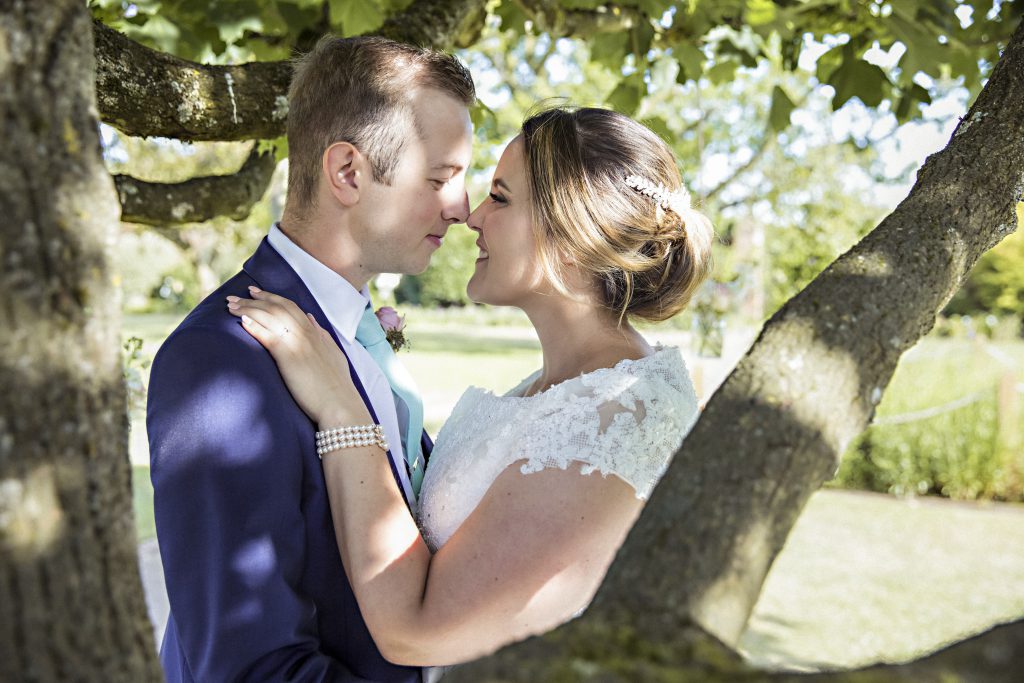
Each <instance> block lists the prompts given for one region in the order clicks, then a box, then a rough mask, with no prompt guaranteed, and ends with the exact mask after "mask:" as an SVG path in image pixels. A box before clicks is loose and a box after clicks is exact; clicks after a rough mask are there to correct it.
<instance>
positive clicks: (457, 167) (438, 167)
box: [430, 161, 462, 173]
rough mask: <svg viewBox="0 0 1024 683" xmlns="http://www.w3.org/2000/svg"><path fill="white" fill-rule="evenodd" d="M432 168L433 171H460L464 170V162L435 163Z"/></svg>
mask: <svg viewBox="0 0 1024 683" xmlns="http://www.w3.org/2000/svg"><path fill="white" fill-rule="evenodd" d="M430 170H431V171H448V170H450V171H452V172H453V173H458V172H459V171H461V170H462V164H456V163H453V162H450V161H446V162H445V163H443V164H435V165H434V166H431V167H430Z"/></svg>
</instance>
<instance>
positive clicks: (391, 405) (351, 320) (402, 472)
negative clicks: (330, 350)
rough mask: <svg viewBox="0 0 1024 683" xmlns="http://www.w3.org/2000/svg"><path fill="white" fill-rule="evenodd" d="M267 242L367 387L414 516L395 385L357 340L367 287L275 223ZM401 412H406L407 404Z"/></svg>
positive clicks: (414, 506)
mask: <svg viewBox="0 0 1024 683" xmlns="http://www.w3.org/2000/svg"><path fill="white" fill-rule="evenodd" d="M267 241H269V242H270V246H272V247H273V248H274V250H275V251H276V252H277V253H278V254H280V255H281V258H283V259H284V260H285V261H286V262H287V263H288V265H289V266H291V267H292V270H294V271H295V272H296V273H297V274H298V276H299V279H301V280H302V282H303V284H305V285H306V288H307V289H309V291H310V293H311V294H312V295H313V298H314V299H316V302H317V303H318V304H319V305H320V308H322V309H323V312H324V314H325V315H326V316H327V320H329V321H330V323H331V326H332V327H333V328H334V331H335V333H336V334H337V335H338V339H339V340H340V341H341V348H342V349H343V350H344V351H345V355H347V356H348V360H349V363H351V364H352V367H353V368H354V369H355V371H356V375H358V376H359V380H360V381H361V382H362V383H363V389H364V390H365V391H366V395H367V397H368V398H369V399H370V404H371V405H372V406H373V411H374V413H376V415H377V420H378V422H379V423H380V425H381V427H383V428H384V436H385V438H387V440H388V448H389V449H390V451H391V461H392V464H393V465H394V468H395V470H397V471H398V476H399V479H400V481H401V485H402V489H403V490H404V492H405V498H406V500H408V501H409V502H410V505H411V506H412V509H413V512H414V513H415V512H416V496H415V495H413V491H412V484H411V483H410V481H409V473H408V472H407V471H406V464H405V452H404V450H403V447H402V434H401V429H400V428H399V426H398V409H397V407H396V406H395V398H394V394H393V393H392V392H391V384H389V383H388V380H387V378H386V377H385V376H384V373H383V372H382V371H381V369H380V366H378V365H377V362H376V361H375V360H373V357H372V356H370V354H369V353H368V352H367V351H366V349H365V348H363V345H362V344H360V343H359V342H357V341H356V329H357V328H358V327H359V321H360V319H361V318H362V317H363V310H364V309H365V308H366V304H368V303H370V293H369V291H368V290H367V288H366V287H363V291H362V292H358V291H356V288H355V287H353V286H352V284H351V283H350V282H349V281H348V280H346V279H345V278H343V277H342V276H341V275H338V274H337V273H335V272H334V271H333V270H331V269H330V268H328V267H327V266H325V265H324V264H323V263H321V262H320V261H317V260H316V259H315V258H314V257H313V256H311V255H310V254H309V253H308V252H306V251H304V250H303V249H302V247H300V246H299V245H297V244H295V242H292V241H291V239H289V238H288V236H287V235H285V234H284V233H283V232H282V231H281V228H280V227H278V225H277V224H276V223H275V224H274V225H273V227H271V228H270V233H269V234H268V235H267ZM402 409H403V410H404V409H405V406H404V405H403V406H402ZM336 426H339V427H341V426H344V425H336Z"/></svg>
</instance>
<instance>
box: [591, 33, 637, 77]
mask: <svg viewBox="0 0 1024 683" xmlns="http://www.w3.org/2000/svg"><path fill="white" fill-rule="evenodd" d="M628 43H629V33H627V32H625V31H619V32H616V33H602V34H600V35H599V36H597V37H596V38H594V39H593V40H592V41H590V59H592V60H593V61H595V62H597V63H598V64H603V65H605V66H606V67H608V68H609V69H611V70H613V71H616V72H618V70H619V69H621V68H622V60H624V59H625V58H626V49H627V45H628Z"/></svg>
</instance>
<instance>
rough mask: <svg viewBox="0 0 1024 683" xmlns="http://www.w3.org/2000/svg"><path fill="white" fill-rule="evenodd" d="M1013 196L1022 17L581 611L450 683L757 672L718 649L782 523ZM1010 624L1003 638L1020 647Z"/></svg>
mask: <svg viewBox="0 0 1024 683" xmlns="http://www.w3.org/2000/svg"><path fill="white" fill-rule="evenodd" d="M992 159H999V160H1000V163H999V164H998V165H993V164H992V163H991V160H992ZM1022 194H1024V24H1021V25H1019V26H1018V27H1017V30H1016V31H1015V33H1014V35H1013V38H1012V39H1011V41H1010V43H1009V45H1008V46H1007V48H1006V50H1005V51H1004V53H1003V56H1002V58H1001V59H1000V61H999V64H998V65H997V66H996V68H995V70H994V71H993V73H992V75H991V77H990V78H989V81H988V83H987V84H986V86H985V88H984V90H983V91H982V92H981V94H980V95H979V97H978V99H977V101H976V102H975V103H974V105H973V106H972V107H971V110H970V112H969V113H968V115H967V116H966V117H965V118H964V120H963V121H962V123H961V124H960V125H959V126H958V127H957V130H956V132H955V133H954V134H953V137H952V138H951V140H950V142H949V144H948V145H947V146H946V148H945V149H944V150H943V151H942V152H939V153H937V154H934V155H932V156H931V157H929V158H928V160H927V161H926V162H925V164H924V166H923V168H922V169H921V171H920V172H919V174H918V180H917V183H916V184H915V186H914V188H913V189H912V190H911V192H910V195H909V196H908V197H907V198H906V199H905V200H904V201H903V202H902V203H901V204H900V205H899V206H898V207H897V208H896V210H895V211H894V212H893V213H892V214H890V215H889V216H888V217H887V218H885V219H884V220H883V221H882V222H881V223H880V224H879V225H878V227H876V228H875V230H874V231H872V232H871V233H870V234H869V235H868V236H867V237H865V238H864V239H863V240H861V242H860V243H858V244H857V245H856V246H855V247H853V248H852V249H851V250H850V251H848V252H847V253H846V254H844V255H843V256H841V257H840V258H839V259H837V260H836V261H835V262H834V263H833V264H832V265H830V266H829V267H828V268H827V269H826V270H825V271H824V272H823V273H821V274H820V275H819V276H818V277H817V278H816V279H815V280H814V281H813V282H812V283H811V284H810V285H808V287H807V288H805V289H804V290H803V291H802V292H801V293H800V294H798V295H797V296H796V297H794V298H793V299H791V300H790V301H789V302H787V303H786V305H785V306H783V307H782V309H780V310H779V311H778V312H777V313H776V314H775V315H774V316H773V317H772V318H771V320H769V321H768V323H766V325H765V327H764V329H763V330H762V332H761V334H760V336H759V337H758V339H757V341H756V342H755V343H754V345H753V346H752V348H751V350H750V352H749V353H748V354H747V355H746V356H745V357H744V358H743V359H742V360H741V361H740V363H739V365H738V366H737V367H736V369H735V370H734V371H733V373H732V374H731V375H730V376H729V377H728V378H727V380H726V381H725V383H724V384H723V385H722V387H721V388H720V389H719V390H718V391H717V392H716V393H715V395H714V396H713V397H712V398H711V400H710V401H709V402H708V404H707V407H706V408H705V410H704V411H703V414H702V416H701V419H700V420H699V421H698V423H697V425H696V426H695V427H694V429H693V431H692V432H691V433H690V435H689V436H688V437H687V439H686V441H685V443H684V444H683V446H682V448H680V450H679V451H678V452H677V453H676V456H675V458H674V460H673V462H672V465H671V467H670V468H669V470H668V472H667V473H666V474H665V476H664V477H663V479H662V480H661V482H660V483H659V485H658V486H657V488H656V489H655V491H654V493H653V495H652V497H651V499H650V501H649V502H648V504H647V506H646V508H645V509H644V512H643V513H642V515H641V517H640V519H639V520H638V522H637V524H636V526H635V527H634V528H633V530H632V532H631V533H630V535H629V537H628V538H627V540H626V543H625V544H624V546H623V547H622V549H621V551H620V552H619V554H618V557H617V559H616V561H615V562H614V563H613V565H612V567H611V569H610V571H609V573H608V575H607V577H606V578H605V581H604V583H603V584H602V587H601V589H600V590H599V592H598V594H597V596H596V598H595V599H594V602H593V604H592V605H591V607H590V609H589V610H588V611H587V613H586V614H585V615H584V616H583V617H581V618H579V619H577V620H575V621H572V622H570V623H568V624H566V625H565V626H563V627H561V628H559V629H557V630H555V631H554V632H552V633H550V634H548V635H547V636H544V637H542V638H533V639H530V640H528V641H526V642H524V643H521V644H519V645H516V646H513V647H511V648H507V649H505V650H503V651H501V652H499V653H498V654H497V655H495V656H493V657H491V658H488V659H487V660H483V661H481V662H478V663H475V664H472V665H468V666H466V667H463V669H461V670H460V671H459V672H458V673H457V674H456V675H455V676H453V677H452V679H453V681H461V680H465V681H469V680H472V681H485V680H524V681H526V680H550V679H552V678H553V677H555V676H556V675H562V674H564V675H563V678H564V679H565V680H576V679H580V678H582V677H583V672H586V673H587V675H588V676H589V677H590V678H591V679H594V680H596V679H597V678H600V679H601V680H667V679H669V678H670V676H669V674H672V675H674V676H676V677H677V678H679V676H678V672H679V671H685V670H692V669H693V668H694V667H696V666H706V667H708V666H710V668H713V669H714V670H716V671H721V670H727V671H730V672H731V673H730V677H729V678H728V679H725V680H759V678H758V677H760V679H763V678H765V676H766V674H764V673H760V674H758V673H755V672H751V671H750V670H746V669H745V668H744V667H742V666H741V663H740V662H738V657H737V656H736V655H735V654H730V653H729V651H728V649H727V648H725V647H723V646H721V645H722V644H723V643H724V644H725V645H730V646H731V645H733V644H735V642H736V640H737V639H738V637H739V635H740V633H741V631H742V630H743V628H744V626H745V624H746V622H747V619H748V618H749V615H750V612H751V610H752V608H753V605H754V603H755V601H756V599H757V597H758V595H759V594H760V591H761V586H762V584H763V582H764V578H765V575H766V574H767V572H768V569H769V567H770V566H771V564H772V562H773V561H774V559H775V557H776V555H777V554H778V552H779V550H780V549H781V547H782V544H783V542H784V541H785V539H786V537H787V535H788V534H789V531H790V529H791V528H792V526H793V523H794V522H795V521H796V518H797V517H798V515H799V514H800V511H801V510H802V509H803V506H804V504H805V503H806V501H807V499H808V498H809V497H810V495H811V494H812V493H813V492H814V491H815V490H817V489H818V488H819V487H820V486H821V484H822V483H823V482H824V481H826V480H827V479H828V478H830V477H831V476H832V475H833V474H834V472H835V470H836V467H837V465H838V461H839V457H840V455H841V454H842V453H843V452H844V451H845V449H846V446H847V445H848V444H849V442H850V441H851V440H852V439H853V438H854V437H855V436H856V435H857V434H859V433H860V432H861V431H863V429H864V428H865V427H866V426H867V424H868V423H869V422H870V420H871V418H872V416H873V414H874V410H875V406H876V405H877V404H878V402H879V401H880V400H881V398H882V394H883V392H884V389H885V387H886V386H887V385H888V383H889V381H890V379H891V377H892V373H893V371H894V370H895V367H896V363H897V361H898V360H899V358H900V356H901V355H902V354H903V353H904V352H905V351H906V350H907V349H909V348H910V347H911V346H913V345H914V344H916V343H917V341H918V340H919V339H920V338H921V337H922V336H923V335H924V334H926V333H927V332H928V331H929V330H930V329H931V328H932V327H933V325H934V323H935V318H936V315H937V314H938V312H939V311H940V310H941V309H942V308H943V306H944V305H945V303H946V302H947V301H948V300H949V298H950V297H951V296H952V295H953V293H954V292H955V291H956V290H957V289H958V288H959V286H960V283H961V282H962V280H963V278H964V277H965V276H966V274H967V273H968V271H969V270H970V268H971V266H972V265H973V264H974V263H975V262H976V261H977V259H978V257H979V256H980V255H981V254H983V253H984V252H985V251H987V250H988V249H990V248H991V247H993V246H994V245H995V244H997V243H998V242H999V241H1000V240H1001V239H1002V238H1004V237H1006V236H1007V235H1009V234H1010V233H1011V232H1013V230H1014V229H1015V228H1016V221H1017V218H1016V206H1017V203H1018V202H1019V201H1020V199H1021V196H1022ZM909 580H912V577H908V581H909ZM1020 629H1021V627H1020V626H1019V624H1018V625H1014V626H1012V627H1009V629H1008V631H1000V632H999V633H1008V634H1009V635H1006V638H1008V639H1009V640H1010V641H1014V642H1016V640H1017V639H1019V638H1020V637H1021V636H1020V634H1019V631H1020ZM710 634H716V635H717V637H718V638H719V639H720V641H716V640H715V639H714V637H712V636H711V635H710ZM993 638H995V639H996V640H999V639H1000V638H1002V636H998V635H997V636H993ZM1000 642H1003V641H1000ZM984 643H985V641H982V647H987V646H986V645H985V644H984ZM1000 647H1002V646H1000ZM997 649H998V648H997ZM1022 656H1024V655H1022V653H1021V651H1020V649H1018V650H1017V651H1016V653H1015V655H1014V657H1016V660H1015V661H1017V665H1016V667H1015V668H1011V669H1010V670H1016V671H1019V670H1020V661H1019V660H1020V658H1021V657H1022ZM1005 661H1009V660H1005ZM709 662H711V663H712V664H711V665H709ZM876 674H877V675H876V676H875V677H874V678H872V679H871V680H900V677H901V676H902V674H900V673H898V672H895V671H892V672H890V673H889V674H884V675H883V673H881V672H876ZM694 680H696V679H694ZM704 680H723V679H722V678H717V679H716V678H713V677H706V678H705V679H704ZM848 680H849V679H848ZM924 680H928V679H924ZM933 680H934V679H933Z"/></svg>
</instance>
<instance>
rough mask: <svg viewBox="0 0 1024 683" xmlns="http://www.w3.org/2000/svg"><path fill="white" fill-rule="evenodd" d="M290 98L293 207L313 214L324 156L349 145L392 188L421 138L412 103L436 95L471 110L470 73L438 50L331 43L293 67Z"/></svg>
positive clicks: (360, 40) (359, 40) (373, 41)
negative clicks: (430, 92)
mask: <svg viewBox="0 0 1024 683" xmlns="http://www.w3.org/2000/svg"><path fill="white" fill-rule="evenodd" d="M293 65H294V69H295V73H294V76H293V77H292V82H291V87H290V88H289V90H288V157H289V158H288V203H289V205H290V206H289V209H290V210H292V211H297V212H298V213H299V214H306V213H307V212H308V210H309V209H312V208H313V207H314V206H315V202H316V188H317V180H318V178H319V175H320V168H321V159H322V157H323V153H324V150H326V149H327V148H328V147H330V146H331V145H332V144H334V143H335V142H339V141H345V142H350V143H352V145H354V146H355V147H356V148H358V149H359V151H360V152H362V153H363V154H364V155H365V156H366V158H367V159H368V160H369V162H370V166H371V168H372V169H373V179H374V180H376V181H377V182H381V183H384V184H390V183H391V181H392V179H393V176H394V171H395V167H396V166H397V165H398V159H399V157H400V155H401V152H402V148H403V146H404V144H405V140H406V138H407V137H408V136H409V135H412V134H419V133H418V130H417V128H418V125H417V120H416V116H415V112H413V111H412V108H411V106H410V104H409V95H410V94H411V93H413V92H415V90H416V89H417V88H436V89H437V90H440V91H442V92H444V93H446V94H448V95H450V96H451V97H453V98H454V99H456V100H457V101H459V102H461V103H463V104H465V105H466V106H467V107H470V106H472V104H473V102H474V101H475V99H476V89H475V88H474V86H473V77H472V76H471V75H470V73H469V70H468V69H467V68H466V67H465V66H464V65H463V64H462V63H461V62H459V60H458V59H456V58H455V57H453V56H452V55H450V54H447V53H444V52H440V51H438V50H430V49H425V48H419V47H414V46H412V45H406V44H404V43H399V42H396V41H393V40H388V39H386V38H380V37H376V36H359V37H354V38H338V37H335V36H324V37H323V38H321V39H320V40H319V42H317V44H316V47H314V48H313V50H312V51H311V52H309V53H307V54H305V55H302V56H301V57H298V58H297V59H295V60H294V62H293Z"/></svg>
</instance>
